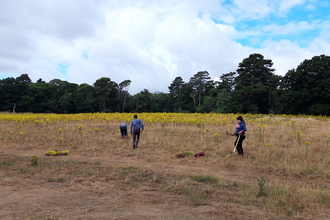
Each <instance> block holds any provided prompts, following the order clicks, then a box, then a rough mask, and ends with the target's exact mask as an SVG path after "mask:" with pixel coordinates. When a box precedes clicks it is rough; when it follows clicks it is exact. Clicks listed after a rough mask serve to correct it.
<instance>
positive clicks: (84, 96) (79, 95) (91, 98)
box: [72, 83, 99, 113]
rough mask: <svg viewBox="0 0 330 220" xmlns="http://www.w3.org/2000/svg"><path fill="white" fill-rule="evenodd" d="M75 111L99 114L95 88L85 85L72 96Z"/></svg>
mask: <svg viewBox="0 0 330 220" xmlns="http://www.w3.org/2000/svg"><path fill="white" fill-rule="evenodd" d="M72 96H73V102H74V106H75V110H76V112H78V113H88V112H98V111H99V108H98V102H97V99H96V94H95V91H94V87H93V86H91V85H88V84H86V83H83V84H81V85H80V86H79V88H78V89H77V90H75V91H74V92H73V94H72Z"/></svg>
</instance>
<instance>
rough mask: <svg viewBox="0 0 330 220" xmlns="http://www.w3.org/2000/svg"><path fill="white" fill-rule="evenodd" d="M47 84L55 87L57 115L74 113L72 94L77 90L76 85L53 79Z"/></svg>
mask: <svg viewBox="0 0 330 220" xmlns="http://www.w3.org/2000/svg"><path fill="white" fill-rule="evenodd" d="M49 84H54V85H55V86H56V87H57V91H56V97H57V100H58V111H57V112H59V113H76V110H75V107H74V101H73V96H72V94H73V93H74V91H75V90H77V89H78V87H79V86H78V84H76V83H70V82H68V81H64V80H60V79H53V80H51V81H49Z"/></svg>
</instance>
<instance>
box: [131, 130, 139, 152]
mask: <svg viewBox="0 0 330 220" xmlns="http://www.w3.org/2000/svg"><path fill="white" fill-rule="evenodd" d="M140 134H141V131H140V129H134V130H133V149H135V148H137V147H138V144H139V140H140Z"/></svg>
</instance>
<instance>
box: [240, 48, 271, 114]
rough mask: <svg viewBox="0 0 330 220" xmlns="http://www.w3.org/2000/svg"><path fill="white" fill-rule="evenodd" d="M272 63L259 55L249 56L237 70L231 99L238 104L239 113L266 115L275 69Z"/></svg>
mask: <svg viewBox="0 0 330 220" xmlns="http://www.w3.org/2000/svg"><path fill="white" fill-rule="evenodd" d="M272 66H273V62H272V60H270V59H264V56H263V55H261V54H257V53H255V54H251V55H250V56H249V57H248V58H245V59H244V60H243V61H242V62H241V63H239V67H238V69H237V71H236V72H237V74H238V76H237V77H236V78H235V89H234V94H233V97H234V99H236V100H237V101H238V102H239V110H238V111H239V112H242V113H246V112H248V113H268V111H269V108H270V104H269V103H270V102H269V99H270V95H269V94H270V93H271V92H272V91H271V90H270V85H271V83H273V82H272V81H271V79H273V78H272V77H273V76H274V71H275V69H273V68H271V67H272Z"/></svg>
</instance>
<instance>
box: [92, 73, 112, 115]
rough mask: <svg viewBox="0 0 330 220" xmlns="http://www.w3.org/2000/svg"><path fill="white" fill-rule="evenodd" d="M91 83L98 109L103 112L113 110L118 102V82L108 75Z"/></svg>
mask: <svg viewBox="0 0 330 220" xmlns="http://www.w3.org/2000/svg"><path fill="white" fill-rule="evenodd" d="M93 85H94V89H95V93H96V96H97V99H98V100H99V106H100V109H101V110H102V111H103V112H114V111H115V109H116V107H117V103H118V98H117V97H118V95H117V93H118V84H117V83H115V82H113V81H111V79H110V78H108V77H102V78H100V79H98V80H96V81H95V83H94V84H93Z"/></svg>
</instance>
